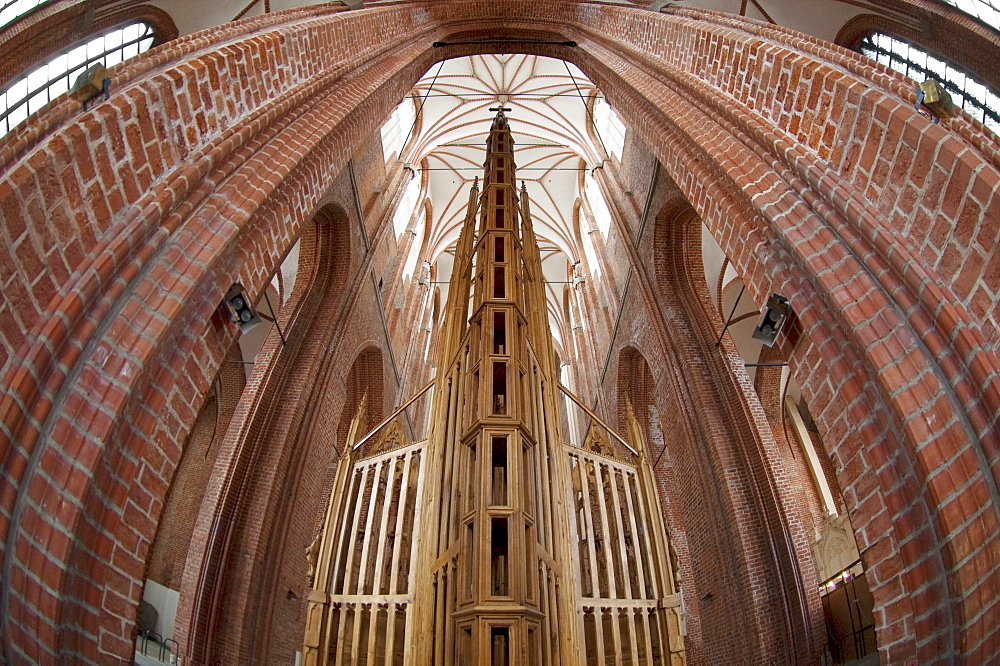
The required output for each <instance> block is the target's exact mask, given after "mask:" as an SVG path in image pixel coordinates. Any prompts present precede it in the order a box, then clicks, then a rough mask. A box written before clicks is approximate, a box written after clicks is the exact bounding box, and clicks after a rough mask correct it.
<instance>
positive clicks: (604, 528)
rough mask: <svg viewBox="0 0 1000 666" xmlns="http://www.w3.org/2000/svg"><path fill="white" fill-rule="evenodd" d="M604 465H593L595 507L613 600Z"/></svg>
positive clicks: (615, 588)
mask: <svg viewBox="0 0 1000 666" xmlns="http://www.w3.org/2000/svg"><path fill="white" fill-rule="evenodd" d="M603 467H605V464H604V463H600V462H596V461H595V463H594V484H595V485H596V486H597V505H598V508H599V509H600V516H601V535H602V536H603V538H604V548H602V549H601V550H603V551H604V570H605V573H606V575H607V577H608V598H610V599H615V598H617V596H618V587H617V585H616V583H615V564H614V559H613V558H612V557H611V529H610V528H611V525H610V524H609V521H608V504H607V498H605V497H604V478H603V474H602V472H603V469H602V468H603Z"/></svg>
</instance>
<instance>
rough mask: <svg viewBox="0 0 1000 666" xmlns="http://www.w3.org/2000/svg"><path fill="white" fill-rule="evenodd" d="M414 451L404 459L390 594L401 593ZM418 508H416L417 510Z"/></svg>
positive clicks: (408, 453) (411, 542)
mask: <svg viewBox="0 0 1000 666" xmlns="http://www.w3.org/2000/svg"><path fill="white" fill-rule="evenodd" d="M413 453H414V452H413V451H408V452H407V454H406V456H405V457H404V458H403V480H402V481H401V482H400V484H399V493H400V495H399V509H398V510H397V511H396V532H395V534H396V538H395V542H394V543H393V547H392V568H391V569H390V572H391V580H390V582H389V594H398V593H399V558H400V557H402V554H403V548H402V544H403V521H404V520H405V518H406V511H407V508H406V495H407V491H408V489H409V487H410V468H411V467H412V466H413V465H412V464H411V460H412V457H413ZM415 508H416V507H414V509H415ZM410 550H411V551H412V550H413V539H412V538H411V539H410ZM406 557H411V554H410V553H406Z"/></svg>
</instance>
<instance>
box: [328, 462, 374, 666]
mask: <svg viewBox="0 0 1000 666" xmlns="http://www.w3.org/2000/svg"><path fill="white" fill-rule="evenodd" d="M361 465H363V468H362V471H361V483H360V484H359V485H358V498H359V499H360V498H362V497H364V495H365V489H366V488H367V487H368V477H369V476H370V471H371V466H370V465H367V464H364V463H360V464H359V466H361ZM361 504H362V503H361V502H360V501H358V502H357V503H356V504H355V506H354V516H353V517H352V518H351V531H350V532H349V533H348V534H347V535H346V538H345V539H344V547H345V548H346V547H349V545H350V544H353V543H354V542H355V539H356V535H357V533H358V523H359V522H360V521H361ZM353 566H354V558H352V557H350V556H348V558H347V561H346V567H345V571H344V587H343V592H345V593H346V592H347V589H348V586H349V585H350V581H351V570H352V569H353ZM353 613H356V609H354V608H352V609H350V610H348V609H347V605H346V604H345V605H344V607H343V608H342V612H341V614H340V627H339V628H338V629H337V665H336V666H343V664H344V663H345V662H344V660H345V657H346V655H345V654H344V647H343V646H344V631H345V626H346V624H347V616H348V614H353ZM357 624H358V623H357V620H356V619H355V626H357ZM356 644H357V639H355V641H354V643H352V646H351V649H352V651H353V650H354V646H355V645H356Z"/></svg>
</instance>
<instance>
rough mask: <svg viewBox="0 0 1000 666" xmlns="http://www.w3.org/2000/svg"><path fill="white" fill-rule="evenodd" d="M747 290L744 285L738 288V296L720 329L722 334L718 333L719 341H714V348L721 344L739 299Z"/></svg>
mask: <svg viewBox="0 0 1000 666" xmlns="http://www.w3.org/2000/svg"><path fill="white" fill-rule="evenodd" d="M746 288H747V285H746V283H744V284H743V286H742V287H740V295H739V296H737V297H736V302H735V303H733V309H732V310H731V311H730V312H729V319H727V320H726V325H725V326H723V327H722V332H721V333H719V339H718V340H716V341H715V346H716V347H718V346H719V345H721V344H722V336H723V335H725V334H726V329H727V328H729V324H731V323H732V321H733V315H734V314H736V308H737V307H738V306H739V304H740V299H741V298H743V291H744V290H745V289H746Z"/></svg>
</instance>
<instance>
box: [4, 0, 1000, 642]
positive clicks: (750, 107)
mask: <svg viewBox="0 0 1000 666" xmlns="http://www.w3.org/2000/svg"><path fill="white" fill-rule="evenodd" d="M584 4H585V3H584ZM441 5H442V3H433V2H428V3H408V4H404V5H396V6H392V7H377V8H372V9H370V10H365V11H361V12H345V13H344V14H342V15H339V16H337V15H331V14H330V10H329V9H326V8H323V7H319V8H309V9H308V10H302V11H298V12H290V13H288V14H281V15H270V16H268V17H265V18H260V19H254V20H251V21H247V22H242V23H240V24H239V25H238V26H224V27H222V28H218V29H215V30H212V31H208V32H206V33H202V34H200V35H195V36H192V37H191V38H190V39H181V40H177V43H175V44H172V45H168V46H166V47H165V48H163V49H159V50H157V51H156V52H155V53H152V54H149V56H148V57H141V58H138V59H137V62H135V63H133V64H131V65H127V66H123V67H122V68H121V71H120V72H116V77H115V78H116V84H117V83H121V82H125V81H127V82H128V83H127V84H126V85H122V86H121V87H120V88H116V89H117V90H119V92H118V93H116V95H115V96H114V97H113V98H112V99H111V100H110V101H109V102H107V103H105V104H102V105H99V106H97V107H95V108H94V109H93V110H92V111H91V112H89V113H86V114H82V115H80V114H79V112H78V109H76V108H75V107H73V106H72V105H71V104H70V103H68V102H67V101H64V102H61V103H56V104H54V105H50V108H49V109H47V110H46V111H45V113H43V114H41V115H40V117H39V118H38V119H37V120H38V122H37V124H36V125H34V126H33V127H32V128H31V129H30V130H26V131H25V132H23V133H19V134H18V135H17V136H13V137H9V138H8V139H6V140H4V141H3V143H2V144H0V164H2V167H3V168H4V169H5V175H6V179H5V181H4V183H3V186H2V187H0V204H2V205H0V210H2V212H3V216H4V225H3V226H2V228H3V229H4V233H5V234H7V236H6V237H5V241H7V242H5V243H4V245H5V246H6V247H14V246H15V243H13V242H12V241H14V240H20V239H22V238H24V237H27V236H30V241H31V242H30V243H28V244H26V245H25V244H21V245H19V247H21V254H20V255H19V256H18V257H17V258H16V259H15V262H16V263H17V268H13V266H14V265H15V263H14V262H11V263H10V264H8V265H7V266H5V267H4V268H3V269H2V270H3V271H4V273H3V275H2V277H3V279H4V281H5V284H7V291H8V294H9V295H5V297H6V298H9V299H11V300H10V301H8V302H7V303H8V304H7V306H6V309H5V310H4V311H3V312H4V317H5V325H4V326H3V327H0V328H2V331H3V333H2V337H0V339H2V346H0V349H2V352H3V355H2V356H0V363H2V364H3V373H4V382H3V386H4V387H5V389H4V393H3V397H2V401H0V422H2V423H3V426H4V427H3V430H2V438H3V439H2V448H0V455H2V457H3V459H4V469H5V474H6V481H7V483H6V486H5V489H4V494H3V496H2V501H0V505H2V507H3V514H2V516H3V520H2V521H0V529H2V530H3V537H4V541H5V544H6V548H5V551H4V552H5V555H4V560H3V566H4V573H5V578H6V579H7V580H10V581H11V584H10V585H9V586H5V589H4V593H3V597H2V608H0V611H3V612H2V613H0V616H2V617H3V618H5V619H4V624H3V629H4V636H5V639H7V640H6V649H7V656H8V658H10V657H12V656H13V655H22V656H23V655H28V656H29V657H30V656H37V658H39V659H52V658H55V657H56V655H60V654H61V655H80V656H82V657H84V658H89V659H91V660H99V659H100V657H101V655H117V656H121V657H126V656H127V654H128V652H129V643H128V636H129V634H130V631H131V626H132V618H133V614H134V606H135V603H136V601H137V598H138V593H139V584H138V579H139V577H141V568H142V567H141V562H142V561H143V557H144V554H145V552H146V550H147V549H148V543H149V540H150V539H151V538H152V534H153V532H154V530H155V524H156V519H157V516H158V515H159V507H160V505H161V504H162V494H161V493H159V492H153V493H150V492H149V489H150V488H152V487H153V485H152V484H147V483H144V479H145V478H146V477H150V478H152V477H154V476H158V477H159V478H160V479H161V482H162V480H163V479H169V478H170V476H171V475H172V473H173V468H174V466H175V465H176V461H177V459H178V458H179V442H180V441H183V437H184V436H185V433H186V431H187V429H188V428H190V425H191V423H193V421H194V412H195V410H193V409H192V408H191V405H192V404H197V403H198V402H199V400H200V398H199V396H202V395H204V393H205V391H206V390H207V387H208V384H209V378H210V377H211V376H214V370H215V369H216V368H217V367H218V363H219V362H220V360H221V358H222V354H223V353H224V350H225V349H227V348H228V342H229V341H231V338H232V331H231V329H229V328H227V327H226V322H224V321H222V320H221V319H219V318H217V317H215V316H214V315H213V313H214V312H215V310H216V306H217V304H218V302H219V301H220V300H221V296H222V293H223V292H224V290H225V287H226V286H228V284H231V283H232V282H234V281H240V282H242V283H243V284H245V285H248V286H249V288H250V289H251V291H252V293H256V292H257V291H259V289H260V288H261V286H262V283H263V280H264V279H265V277H266V276H267V275H270V272H269V271H270V269H272V268H273V266H274V265H275V261H276V259H277V257H280V256H281V255H282V254H283V250H284V249H286V248H287V247H288V246H289V245H290V243H291V242H293V240H294V238H295V237H296V236H297V235H298V231H299V229H300V228H301V226H302V225H303V224H304V223H305V222H306V221H307V220H308V219H309V215H310V212H311V211H312V210H313V209H314V206H315V204H316V203H317V201H318V200H319V198H320V195H321V192H322V183H328V182H330V180H331V179H332V177H333V176H334V175H335V174H336V173H338V172H339V170H340V169H342V168H343V166H344V164H346V161H347V159H348V157H349V156H350V154H351V151H352V149H353V147H355V146H356V145H357V141H358V137H362V136H369V135H371V134H372V133H373V132H374V131H375V130H376V129H377V127H378V124H379V123H380V121H381V120H382V119H384V118H385V117H387V116H388V114H389V112H390V111H391V109H392V106H393V105H394V104H395V103H396V102H398V100H399V99H401V98H402V96H403V95H404V94H405V93H406V92H407V90H408V89H409V87H410V86H411V85H412V83H413V82H414V81H415V80H416V79H417V77H418V76H419V75H420V74H422V73H423V72H424V71H426V70H427V69H428V68H429V67H430V66H431V64H433V63H434V62H435V61H437V60H439V59H441V58H445V57H455V56H458V55H464V54H466V53H471V52H477V51H478V52H483V51H487V50H489V49H491V48H492V47H491V46H486V45H483V46H475V47H471V46H463V47H444V48H441V49H434V48H433V47H431V46H430V44H431V42H432V41H435V40H437V39H440V38H446V37H448V36H449V35H450V34H453V33H456V32H459V31H461V30H466V31H468V30H470V29H471V26H475V28H476V30H477V31H479V33H480V34H491V35H494V34H495V35H500V36H503V35H518V34H522V33H519V32H518V30H519V28H524V29H526V30H536V31H537V30H542V31H543V32H547V33H550V34H552V33H557V34H559V35H560V36H567V37H569V38H572V39H574V40H575V41H576V42H577V44H578V45H579V46H577V47H557V46H544V45H539V46H537V48H536V47H528V46H527V45H526V46H525V50H526V51H528V50H530V51H531V52H535V53H539V54H541V55H551V56H555V57H562V58H565V59H567V60H570V61H572V62H574V63H575V64H576V65H577V66H579V67H580V68H581V69H582V70H583V71H584V72H585V73H586V74H587V75H588V76H590V78H591V79H592V80H594V81H595V83H597V84H598V86H600V87H601V89H602V90H603V91H604V92H605V93H606V94H607V95H608V97H609V100H610V101H611V103H612V104H613V105H614V106H615V108H616V109H620V110H621V117H622V120H623V121H624V122H625V123H626V124H627V125H628V126H629V127H630V128H631V129H633V130H634V131H636V132H638V133H639V135H640V136H642V137H643V138H644V140H645V141H646V143H647V144H649V145H650V146H651V147H652V149H653V152H654V154H656V156H657V157H658V158H659V159H660V161H661V162H662V163H663V165H664V167H665V168H666V170H667V171H668V173H669V174H670V175H671V177H672V178H673V179H674V180H675V181H676V182H677V183H678V185H679V186H680V187H681V189H682V191H683V192H684V194H685V196H686V197H687V198H688V200H690V201H691V202H693V205H694V208H695V210H696V211H697V213H698V214H699V216H700V217H701V218H702V219H703V220H704V221H705V223H706V224H707V225H708V226H709V227H710V228H711V229H712V230H713V233H714V234H715V235H716V237H717V238H719V239H720V245H722V247H723V249H724V251H726V253H727V254H728V255H729V256H730V257H731V259H732V260H733V262H734V263H735V264H736V266H737V268H738V269H739V271H740V273H741V274H742V275H744V276H746V280H747V282H748V289H750V290H751V292H752V293H753V294H754V295H755V298H758V300H759V297H760V296H761V295H762V294H766V293H768V292H769V291H771V290H772V288H773V287H774V286H775V285H777V284H781V285H784V286H786V287H787V288H786V289H784V293H787V294H789V295H790V296H791V298H792V304H793V307H794V308H795V311H796V313H797V318H798V321H799V326H800V331H801V338H800V339H799V344H798V345H792V349H790V350H789V358H790V359H791V361H792V365H793V370H794V371H795V372H796V376H797V377H801V378H802V379H801V380H800V382H799V383H800V385H802V388H803V392H804V393H805V394H806V395H807V398H808V400H809V402H810V404H824V405H826V407H825V409H824V410H823V411H822V412H820V413H818V414H816V419H817V423H819V424H820V427H821V428H822V429H823V431H824V440H825V441H826V442H827V445H828V447H829V448H830V450H831V453H832V457H833V458H834V460H835V463H836V465H837V467H838V470H839V473H840V475H841V478H842V480H845V481H847V483H845V484H844V491H845V498H846V499H847V502H848V505H849V507H850V511H851V515H852V521H853V519H854V518H857V519H858V520H857V522H855V523H854V524H855V528H856V530H857V531H858V533H859V542H860V545H861V547H862V549H863V550H864V551H865V555H864V556H865V558H866V563H867V564H868V569H869V571H871V572H872V576H873V577H874V578H875V579H876V580H877V581H879V585H877V586H876V587H882V588H883V590H884V594H886V595H888V594H889V591H890V590H892V589H895V590H897V592H896V593H895V596H894V598H893V600H892V602H891V603H884V604H882V605H881V606H880V608H879V610H878V613H879V629H880V632H881V635H882V636H884V637H889V642H888V643H884V644H883V648H882V649H883V657H884V658H885V659H887V660H889V661H892V662H896V661H903V660H905V659H908V658H910V657H912V656H919V658H920V659H921V661H927V662H932V661H934V660H936V659H937V660H948V659H952V658H954V657H956V655H958V654H959V653H963V654H967V655H969V656H968V658H969V659H970V660H976V659H978V660H979V661H984V660H988V659H989V658H990V657H992V656H993V654H994V650H995V643H994V642H991V641H994V640H995V633H993V632H995V631H996V630H995V628H994V627H991V626H989V625H987V624H986V620H985V618H988V617H989V615H990V613H989V612H987V611H989V609H991V608H993V604H994V603H995V602H994V601H993V600H992V599H991V598H990V595H987V594H985V592H986V591H987V590H991V589H993V586H994V585H995V578H996V574H993V573H987V574H983V575H980V574H979V573H977V572H979V571H989V570H990V569H989V567H987V566H985V565H984V563H985V562H986V561H988V560H989V558H990V553H991V552H992V548H993V547H994V544H995V543H996V539H997V532H998V529H997V504H998V500H997V491H996V473H995V472H994V471H993V467H994V466H995V465H996V464H997V460H998V447H997V441H996V438H997V435H996V433H995V419H996V414H997V413H1000V390H998V380H997V377H998V376H1000V375H998V371H1000V363H998V360H997V358H996V354H995V352H993V351H992V350H990V349H989V348H988V345H989V344H990V342H989V341H996V340H997V339H998V336H997V316H998V310H997V306H996V304H995V302H996V299H995V298H994V295H995V294H996V293H997V291H998V280H1000V278H997V276H996V274H995V272H994V271H993V270H992V269H991V268H989V267H990V266H992V265H995V263H996V261H998V259H997V250H996V249H995V244H990V243H987V244H985V245H984V244H979V245H977V246H976V247H974V248H972V249H969V250H963V249H962V248H970V247H971V246H972V244H973V243H974V242H975V243H978V241H977V240H976V238H977V237H985V236H983V235H984V234H986V236H988V234H989V233H990V232H989V230H990V229H991V228H992V229H995V228H996V219H997V216H998V212H997V206H998V205H1000V204H998V203H997V201H996V199H995V198H994V197H993V192H994V190H995V183H996V182H997V168H996V166H997V162H998V157H997V156H998V155H1000V147H998V145H997V142H996V139H995V137H992V136H991V135H985V134H983V133H982V132H981V129H978V128H977V127H976V126H975V125H973V124H970V123H968V122H966V121H964V120H962V119H958V120H954V121H951V122H950V123H949V124H948V125H947V126H932V125H930V124H929V123H927V121H925V120H924V119H922V118H919V117H916V116H915V115H914V114H913V112H912V110H911V108H910V106H911V105H912V102H913V99H912V91H911V89H910V84H908V83H907V82H906V81H904V80H903V79H902V77H900V76H897V75H895V74H893V73H891V72H889V71H887V70H885V69H884V68H881V67H878V66H873V65H871V64H870V63H868V62H866V61H864V60H862V59H861V58H859V57H857V56H855V55H852V54H850V53H848V52H847V51H846V50H843V49H837V48H830V47H829V46H827V45H824V44H823V43H821V42H819V41H818V40H814V39H811V38H808V37H805V36H801V35H796V34H794V33H792V32H791V31H787V30H782V29H779V28H776V27H770V26H763V25H759V24H755V23H752V22H749V21H742V20H739V19H736V18H731V17H722V16H721V15H716V14H712V13H708V12H697V11H695V10H688V9H678V10H676V14H674V15H671V16H666V15H658V14H654V13H652V12H645V11H642V10H638V9H631V8H625V7H612V6H604V5H592V6H585V7H582V8H581V7H578V6H577V5H576V4H575V3H560V2H553V3H545V4H541V3H531V2H527V1H526V0H523V1H522V0H517V1H512V2H508V3H503V4H499V3H486V2H482V1H480V0H464V1H459V2H450V3H447V8H445V7H442V6H441ZM567 17H572V18H567ZM335 36H336V37H335ZM316 44H322V48H317V47H316ZM678 44H681V45H683V47H682V48H678V47H677V45H678ZM712 44H715V45H718V44H722V45H723V46H724V48H719V49H717V48H716V46H711V45H712ZM709 53H710V54H711V57H712V58H713V59H714V60H715V61H717V62H716V64H715V65H713V67H712V70H711V71H703V69H702V68H703V64H702V63H703V62H705V61H706V60H707V58H699V57H698V56H699V55H703V56H707V55H708V54H709ZM737 59H740V60H737ZM249 62H254V63H260V66H255V67H253V68H250V67H247V63H249ZM362 65H365V66H364V67H362ZM748 68H749V70H748ZM747 71H753V72H755V73H756V74H757V75H756V76H744V73H745V72H747ZM803 71H804V72H809V73H812V74H813V76H811V77H807V78H803V77H802V76H801V72H803ZM795 73H799V74H798V75H797V78H796V74H795ZM220 76H239V77H241V80H243V81H245V82H246V85H245V86H242V87H241V89H240V90H239V91H229V92H226V91H224V90H223V89H221V88H220V87H218V86H212V85H211V81H212V80H213V79H214V78H218V77H220ZM118 77H121V78H120V79H119V78H118ZM812 97H815V99H816V100H822V102H823V103H822V104H819V105H816V104H813V103H811V102H810V100H811V98H812ZM900 98H902V101H901V100H900ZM316 128H321V129H319V130H317V129H316ZM956 135H957V136H956ZM289 138H296V139H301V140H300V141H293V142H288V141H286V140H285V139H289ZM154 145H155V146H156V147H155V148H153V146H154ZM88 157H89V159H87V158H88ZM73 158H81V159H79V160H75V159H73ZM126 163H127V164H128V165H129V166H130V167H131V168H128V169H119V173H120V174H121V179H122V180H121V181H120V182H119V181H118V180H117V179H116V178H115V175H114V167H115V166H118V167H121V165H123V164H126ZM265 165H266V166H265ZM890 171H891V176H892V177H891V178H890V177H889V176H890ZM248 184H251V185H257V186H258V187H257V188H256V189H255V188H253V187H247V185H248ZM77 193H86V194H87V197H88V201H89V202H90V203H91V205H90V206H89V207H88V209H87V210H81V209H79V208H75V207H74V206H73V205H72V204H71V203H70V202H71V201H78V200H79V198H78V194H77ZM36 230H45V232H44V234H36ZM26 234H27V236H25V235H26ZM32 234H36V235H32ZM965 259H968V261H966V260H965ZM942 283H943V284H946V285H948V286H946V287H939V286H937V285H938V284H942ZM789 344H790V345H791V342H789ZM13 359H17V363H16V364H15V362H14V360H13ZM192 396H193V398H192ZM98 401H99V405H98ZM862 443H863V444H862ZM42 469H44V470H45V472H46V473H45V474H41V473H40V471H41V470H42ZM873 488H879V489H880V492H881V493H882V496H884V497H885V499H884V501H883V500H881V499H878V496H876V495H873V492H874V491H873ZM955 488H959V489H960V490H958V491H955V490H954V489H955ZM873 497H874V498H875V499H874V500H873V499H872V498H873ZM51 498H58V500H53V499H51ZM965 507H977V508H976V509H973V511H972V514H974V515H975V516H976V517H975V520H973V521H972V522H968V516H969V515H970V513H969V512H968V511H967V510H966V509H965ZM977 512H978V513H977ZM896 533H898V534H900V535H903V536H904V537H905V539H903V538H901V539H900V541H901V543H900V545H899V547H898V548H896V546H894V545H893V544H892V541H893V539H892V535H893V534H896ZM29 535H31V536H30V538H29ZM29 562H42V563H44V564H43V565H42V566H41V567H40V568H39V567H36V566H34V565H32V564H29ZM110 563H115V564H114V565H113V566H112V564H110ZM38 571H41V573H40V574H39V573H37V572H38ZM876 594H878V591H877V590H876ZM883 598H885V597H883ZM76 600H80V601H76ZM59 626H61V627H62V630H61V633H60V631H59V630H57V629H56V627H59Z"/></svg>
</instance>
